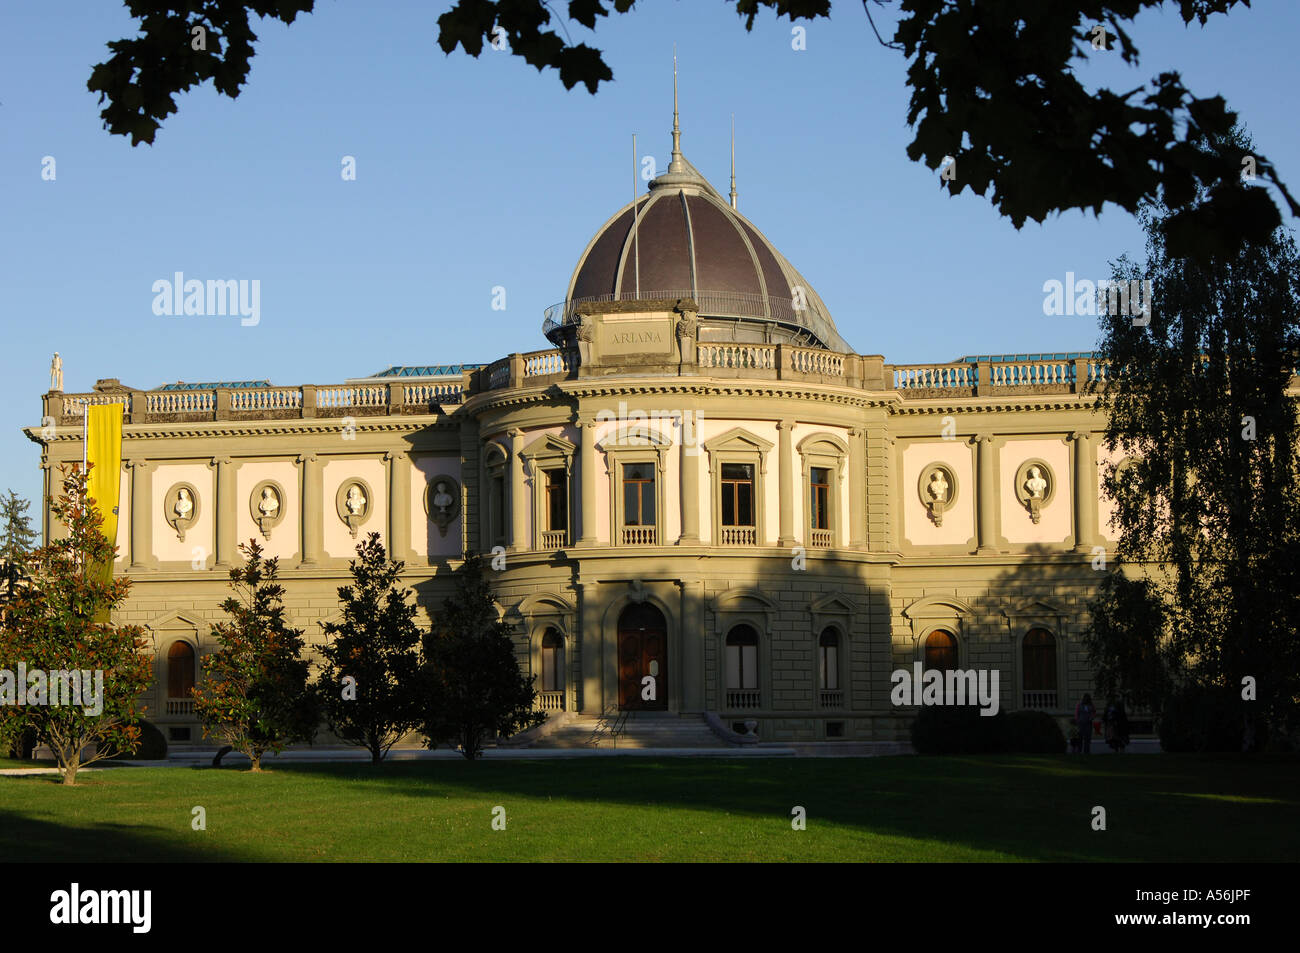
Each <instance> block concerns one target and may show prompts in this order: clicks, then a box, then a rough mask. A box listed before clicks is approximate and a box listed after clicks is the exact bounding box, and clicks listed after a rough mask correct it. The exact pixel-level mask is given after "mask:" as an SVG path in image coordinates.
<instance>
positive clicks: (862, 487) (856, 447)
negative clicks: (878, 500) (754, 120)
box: [849, 427, 867, 549]
mask: <svg viewBox="0 0 1300 953" xmlns="http://www.w3.org/2000/svg"><path fill="white" fill-rule="evenodd" d="M866 545H867V431H866V430H865V429H863V428H862V427H856V428H854V429H853V430H850V431H849V548H851V549H865V548H866Z"/></svg>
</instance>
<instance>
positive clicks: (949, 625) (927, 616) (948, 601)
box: [903, 596, 972, 669]
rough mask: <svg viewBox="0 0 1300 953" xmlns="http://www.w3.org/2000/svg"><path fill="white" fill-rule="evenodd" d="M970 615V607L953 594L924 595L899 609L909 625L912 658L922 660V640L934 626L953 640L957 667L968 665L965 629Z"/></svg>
mask: <svg viewBox="0 0 1300 953" xmlns="http://www.w3.org/2000/svg"><path fill="white" fill-rule="evenodd" d="M971 616H972V610H971V607H970V606H969V605H967V604H966V603H965V602H962V601H961V600H960V599H957V598H955V597H953V596H926V597H925V598H924V599H917V600H916V601H915V602H913V603H912V604H911V605H910V606H908V607H907V608H906V609H904V610H903V618H905V619H907V621H908V622H910V623H911V625H912V659H913V661H915V662H920V663H921V664H922V665H924V664H925V640H926V639H927V638H929V637H930V633H932V632H934V631H935V630H936V629H943V630H944V631H945V632H947V633H949V634H950V635H951V636H952V637H953V638H954V639H955V640H956V642H957V667H958V668H960V669H966V668H969V667H970V666H969V665H968V664H967V661H968V659H969V649H968V646H967V639H968V633H967V631H966V630H967V628H968V627H969V626H968V625H967V620H968V619H970V618H971Z"/></svg>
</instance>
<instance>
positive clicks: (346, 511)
mask: <svg viewBox="0 0 1300 953" xmlns="http://www.w3.org/2000/svg"><path fill="white" fill-rule="evenodd" d="M372 499H373V497H372V496H371V494H370V484H368V483H367V482H366V481H365V480H362V479H361V478H359V477H350V478H348V479H346V480H344V481H343V482H342V483H340V484H339V488H338V492H336V493H335V494H334V510H335V512H337V513H338V514H339V519H341V520H342V521H343V522H344V524H345V525H346V526H347V528H348V532H349V533H351V534H352V538H353V539H356V536H357V527H358V526H360V525H361V524H362V523H364V522H365V521H366V520H367V519H369V518H370V511H371V509H372V508H373V507H372V506H371V503H370V501H371V500H372Z"/></svg>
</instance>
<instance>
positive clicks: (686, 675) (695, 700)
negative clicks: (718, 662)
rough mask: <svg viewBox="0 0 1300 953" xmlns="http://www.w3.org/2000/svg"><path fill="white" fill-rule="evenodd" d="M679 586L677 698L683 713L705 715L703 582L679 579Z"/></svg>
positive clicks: (705, 636)
mask: <svg viewBox="0 0 1300 953" xmlns="http://www.w3.org/2000/svg"><path fill="white" fill-rule="evenodd" d="M677 585H678V586H679V587H680V588H681V595H682V602H681V613H682V615H681V633H682V637H681V639H680V640H679V641H680V648H679V655H680V656H681V666H680V668H679V672H680V679H681V686H680V689H679V692H678V697H679V698H681V700H682V711H683V712H689V713H694V712H702V711H704V710H705V691H704V672H705V667H704V640H705V639H706V638H707V637H708V636H707V635H706V630H705V627H704V583H703V582H701V581H699V580H695V579H692V580H679V581H678V583H677Z"/></svg>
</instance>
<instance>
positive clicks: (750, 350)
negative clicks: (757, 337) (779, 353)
mask: <svg viewBox="0 0 1300 953" xmlns="http://www.w3.org/2000/svg"><path fill="white" fill-rule="evenodd" d="M696 363H697V364H698V365H699V366H700V367H705V368H713V367H725V368H736V369H744V370H775V369H776V345H775V344H700V345H698V346H697V347H696Z"/></svg>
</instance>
